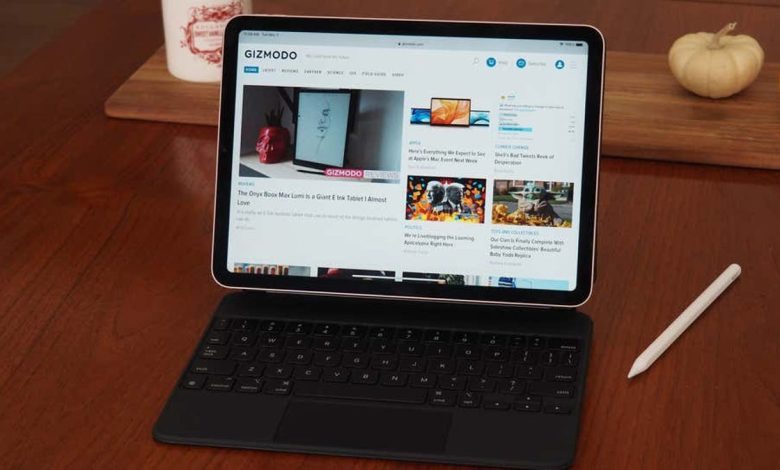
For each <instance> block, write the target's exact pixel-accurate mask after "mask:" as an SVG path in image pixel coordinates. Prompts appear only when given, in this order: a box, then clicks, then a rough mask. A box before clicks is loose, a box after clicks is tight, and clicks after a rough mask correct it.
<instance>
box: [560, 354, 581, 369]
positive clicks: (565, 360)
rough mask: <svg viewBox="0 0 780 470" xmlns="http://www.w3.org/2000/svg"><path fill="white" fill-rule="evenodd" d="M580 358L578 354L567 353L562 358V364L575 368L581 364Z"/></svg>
mask: <svg viewBox="0 0 780 470" xmlns="http://www.w3.org/2000/svg"><path fill="white" fill-rule="evenodd" d="M579 359H580V356H579V354H577V353H576V352H571V351H566V352H564V353H563V357H561V364H563V365H565V366H569V367H574V366H576V365H577V363H578V362H579Z"/></svg>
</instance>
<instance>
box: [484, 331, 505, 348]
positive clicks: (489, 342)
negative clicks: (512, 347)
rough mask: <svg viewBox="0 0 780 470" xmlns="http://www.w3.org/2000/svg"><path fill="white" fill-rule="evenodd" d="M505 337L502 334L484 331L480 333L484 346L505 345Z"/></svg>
mask: <svg viewBox="0 0 780 470" xmlns="http://www.w3.org/2000/svg"><path fill="white" fill-rule="evenodd" d="M506 340H507V337H506V336H504V335H494V334H489V333H485V334H483V335H482V344H484V345H486V346H505V345H506Z"/></svg>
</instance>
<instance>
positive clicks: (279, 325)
mask: <svg viewBox="0 0 780 470" xmlns="http://www.w3.org/2000/svg"><path fill="white" fill-rule="evenodd" d="M260 331H265V332H266V333H281V332H282V331H284V322H282V321H276V320H267V321H264V322H263V323H261V324H260Z"/></svg>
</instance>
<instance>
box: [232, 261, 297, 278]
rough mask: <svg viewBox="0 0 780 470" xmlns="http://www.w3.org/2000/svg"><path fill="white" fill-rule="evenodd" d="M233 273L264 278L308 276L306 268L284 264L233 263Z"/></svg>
mask: <svg viewBox="0 0 780 470" xmlns="http://www.w3.org/2000/svg"><path fill="white" fill-rule="evenodd" d="M233 272H234V273H248V274H265V275H266V276H306V277H308V276H310V275H311V268H310V267H308V266H288V265H285V264H250V263H234V264H233Z"/></svg>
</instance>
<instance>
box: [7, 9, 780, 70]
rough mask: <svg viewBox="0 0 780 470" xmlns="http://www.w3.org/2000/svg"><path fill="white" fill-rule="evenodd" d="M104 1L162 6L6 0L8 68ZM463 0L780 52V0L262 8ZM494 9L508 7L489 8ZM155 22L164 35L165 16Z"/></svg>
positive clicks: (611, 41) (606, 29)
mask: <svg viewBox="0 0 780 470" xmlns="http://www.w3.org/2000/svg"><path fill="white" fill-rule="evenodd" d="M102 3H123V4H126V5H127V7H128V8H130V9H133V10H139V9H142V10H146V9H155V8H156V9H159V8H160V6H159V3H160V2H159V0H0V75H4V74H5V73H7V72H8V71H10V70H11V69H13V68H14V67H15V66H17V65H18V64H19V63H21V62H22V61H23V60H24V59H25V58H27V57H28V56H29V55H30V54H31V53H32V52H33V51H35V50H36V49H37V48H39V47H41V46H42V45H43V44H45V43H46V42H48V41H50V40H52V39H54V38H55V37H56V36H57V34H58V33H59V32H61V31H62V30H64V29H65V28H67V27H68V26H70V25H72V24H74V23H76V22H77V21H78V19H79V18H80V17H81V16H83V15H84V14H86V13H87V12H89V11H90V10H93V9H94V8H96V7H99V6H100V4H102ZM461 3H464V4H466V5H468V11H469V12H470V13H469V15H468V16H462V17H460V18H458V19H472V20H491V21H502V20H507V19H511V20H513V21H528V22H571V23H590V24H593V25H595V26H598V27H599V28H600V29H601V30H602V32H603V33H604V35H605V36H606V39H607V46H608V48H609V49H611V50H627V51H635V52H657V53H665V52H666V51H667V50H668V47H669V45H671V43H672V42H673V41H674V39H675V38H676V37H678V36H680V35H682V34H685V33H688V32H695V31H710V32H715V31H717V30H718V29H720V28H721V27H722V26H723V25H724V24H726V23H728V22H729V21H737V22H739V26H738V29H737V33H740V32H743V33H745V34H750V35H751V36H753V37H755V38H756V39H757V40H758V41H759V42H760V43H761V45H762V46H763V47H764V50H765V52H766V54H767V60H768V61H778V60H780V0H631V1H629V0H588V1H582V0H480V1H478V2H477V1H472V0H371V1H370V2H364V1H363V0H323V1H321V2H319V3H318V4H317V6H316V7H315V8H312V7H304V2H302V1H300V0H270V1H269V0H255V2H254V11H255V12H258V13H262V12H268V13H281V12H284V13H287V14H308V15H318V14H319V15H339V16H361V14H367V12H368V11H369V10H370V11H371V12H372V13H373V14H374V15H377V12H381V11H383V10H386V11H387V13H386V16H394V14H397V13H395V12H397V11H405V12H408V13H407V14H406V15H405V16H409V17H417V18H441V19H445V18H448V16H447V15H448V13H447V12H449V11H451V10H452V8H451V6H452V4H461ZM382 4H385V5H382ZM489 4H490V5H497V6H498V7H499V8H497V9H496V8H490V7H488V5H489ZM459 10H460V9H459ZM494 11H503V12H506V15H505V16H504V17H500V16H496V14H495V13H486V12H494ZM363 12H366V13H363ZM391 12H392V13H391ZM154 27H155V28H156V29H157V30H159V31H155V32H154V34H158V35H159V36H160V38H161V39H162V20H160V21H159V24H157V25H154ZM160 43H161V44H162V40H161V41H160Z"/></svg>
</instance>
